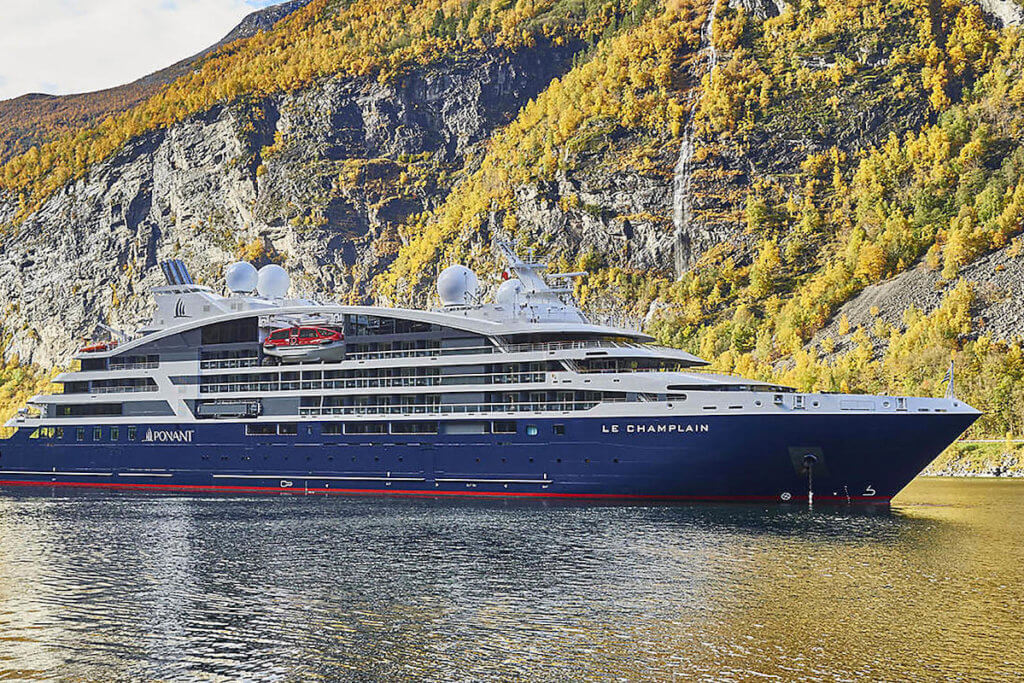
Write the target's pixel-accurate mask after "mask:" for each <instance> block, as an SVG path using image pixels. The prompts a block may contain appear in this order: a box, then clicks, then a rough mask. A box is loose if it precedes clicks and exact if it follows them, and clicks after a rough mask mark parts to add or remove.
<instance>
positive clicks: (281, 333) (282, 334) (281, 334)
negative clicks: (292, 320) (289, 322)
mask: <svg viewBox="0 0 1024 683" xmlns="http://www.w3.org/2000/svg"><path fill="white" fill-rule="evenodd" d="M270 338H271V339H287V338H288V330H278V331H277V332H274V333H273V334H272V335H270Z"/></svg>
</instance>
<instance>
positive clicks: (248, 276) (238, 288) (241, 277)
mask: <svg viewBox="0 0 1024 683" xmlns="http://www.w3.org/2000/svg"><path fill="white" fill-rule="evenodd" d="M224 279H225V280H226V281H227V284H228V289H229V290H231V291H232V292H235V293H238V294H240V293H245V294H248V293H249V292H254V291H256V283H257V282H258V280H259V273H257V272H256V267H255V266H253V265H252V264H251V263H248V262H247V261H239V262H238V263H232V264H231V265H230V266H228V269H227V271H226V272H225V273H224Z"/></svg>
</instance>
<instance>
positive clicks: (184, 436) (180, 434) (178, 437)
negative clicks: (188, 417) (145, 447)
mask: <svg viewBox="0 0 1024 683" xmlns="http://www.w3.org/2000/svg"><path fill="white" fill-rule="evenodd" d="M194 434H195V430H194V429H178V430H173V429H147V430H146V436H145V437H144V438H143V439H142V440H143V442H149V443H154V442H156V443H192V436H193V435H194Z"/></svg>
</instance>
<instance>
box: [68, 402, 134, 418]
mask: <svg viewBox="0 0 1024 683" xmlns="http://www.w3.org/2000/svg"><path fill="white" fill-rule="evenodd" d="M121 409H122V407H121V404H120V403H70V404H66V405H59V406H57V417H83V416H88V415H120V414H121Z"/></svg>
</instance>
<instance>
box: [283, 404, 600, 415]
mask: <svg viewBox="0 0 1024 683" xmlns="http://www.w3.org/2000/svg"><path fill="white" fill-rule="evenodd" d="M600 403H602V401H543V402H536V403H535V402H524V403H453V404H439V405H422V406H408V405H407V406H312V407H310V406H307V407H302V408H299V415H300V416H304V417H314V416H320V415H362V416H367V415H380V416H385V415H453V414H454V415H461V414H471V413H536V412H568V411H579V410H590V409H591V408H593V407H595V406H597V405H598V404H600Z"/></svg>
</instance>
